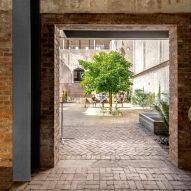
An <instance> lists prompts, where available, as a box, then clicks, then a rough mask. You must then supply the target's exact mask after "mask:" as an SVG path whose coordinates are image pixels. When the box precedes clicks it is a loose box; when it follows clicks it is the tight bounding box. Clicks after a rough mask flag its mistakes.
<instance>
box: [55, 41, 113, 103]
mask: <svg viewBox="0 0 191 191" xmlns="http://www.w3.org/2000/svg"><path fill="white" fill-rule="evenodd" d="M63 41H64V42H63V44H64V48H63V46H62V43H60V49H59V50H60V75H59V76H60V95H61V96H62V94H63V93H62V92H63V91H64V92H67V93H68V99H69V100H76V101H77V100H79V99H80V98H82V97H84V94H83V91H84V87H81V86H80V82H79V81H75V80H74V77H75V74H74V72H75V70H76V69H83V68H82V66H80V65H79V62H78V60H87V61H92V57H93V55H95V54H97V53H98V52H100V51H105V52H108V51H109V44H110V40H104V39H103V40H101V39H99V40H98V39H97V40H85V39H83V40H63Z"/></svg>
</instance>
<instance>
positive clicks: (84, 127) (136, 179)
mask: <svg viewBox="0 0 191 191" xmlns="http://www.w3.org/2000/svg"><path fill="white" fill-rule="evenodd" d="M96 109H97V108H92V106H91V105H89V107H88V108H84V107H83V104H80V103H65V104H64V106H63V112H64V115H63V117H64V118H63V121H64V123H63V134H64V141H65V142H64V144H60V150H59V155H60V161H59V162H58V164H57V165H56V166H55V168H52V169H49V170H44V171H39V172H36V173H34V174H33V175H32V181H31V182H30V183H25V184H23V185H19V186H16V187H14V188H13V189H12V190H19V191H21V190H55V191H58V190H87V191H90V190H95V191H96V190H116V191H122V190H191V173H190V172H186V171H183V170H180V169H178V168H177V167H175V166H174V165H173V164H172V163H171V162H170V161H169V159H168V149H166V148H163V147H161V145H159V143H158V142H157V141H156V140H155V136H154V135H153V134H152V133H150V132H148V131H147V130H146V129H145V128H143V127H142V126H140V124H139V123H138V113H139V112H140V109H137V108H130V107H127V108H126V109H124V111H123V115H122V116H117V117H114V116H103V115H94V114H93V112H92V110H96Z"/></svg>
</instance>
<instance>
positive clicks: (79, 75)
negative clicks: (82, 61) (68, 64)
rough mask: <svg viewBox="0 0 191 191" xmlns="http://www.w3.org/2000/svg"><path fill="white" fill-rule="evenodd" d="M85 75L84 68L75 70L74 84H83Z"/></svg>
mask: <svg viewBox="0 0 191 191" xmlns="http://www.w3.org/2000/svg"><path fill="white" fill-rule="evenodd" d="M83 74H84V70H83V69H82V68H77V69H75V70H74V82H81V81H82V77H83Z"/></svg>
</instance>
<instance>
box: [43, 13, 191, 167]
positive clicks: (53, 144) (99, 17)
mask: <svg viewBox="0 0 191 191" xmlns="http://www.w3.org/2000/svg"><path fill="white" fill-rule="evenodd" d="M80 23H81V24H89V25H98V24H102V25H103V26H104V25H110V27H112V25H113V27H114V25H118V27H120V26H121V27H122V26H123V25H126V26H127V25H128V26H129V27H130V28H131V27H133V26H139V27H140V29H141V28H142V27H143V26H144V30H150V29H153V28H155V29H156V28H157V27H159V28H162V27H166V28H168V30H169V34H170V97H171V98H170V159H171V161H172V162H173V163H174V164H175V165H176V166H178V167H180V168H187V169H188V168H191V162H189V161H191V128H190V127H191V122H190V121H189V119H188V110H189V107H190V106H191V83H190V80H191V79H190V78H191V77H190V76H191V67H190V63H191V38H190V34H191V27H189V26H190V25H191V16H190V15H186V14H184V15H173V14H172V15H167V14H166V15H165V14H153V15H141V14H140V15H138V14H137V15H128V14H127V15H126V14H62V15H56V14H42V15H41V134H40V145H41V147H40V160H41V161H40V163H41V167H43V168H48V167H53V166H54V164H56V163H57V161H58V160H59V158H58V145H59V123H58V122H59V120H58V119H59V94H58V93H59V90H58V85H57V84H58V83H59V78H58V74H59V64H58V63H59V62H58V46H59V45H58V42H59V27H60V26H61V25H65V26H67V25H70V24H80ZM145 26H148V28H147V27H146V28H145ZM142 29H143V28H142Z"/></svg>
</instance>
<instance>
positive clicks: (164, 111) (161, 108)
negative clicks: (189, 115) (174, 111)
mask: <svg viewBox="0 0 191 191" xmlns="http://www.w3.org/2000/svg"><path fill="white" fill-rule="evenodd" d="M154 109H155V110H156V111H158V112H159V114H160V115H161V117H162V119H163V121H164V124H165V127H166V128H167V129H169V103H168V101H165V100H160V101H159V102H157V103H155V104H154Z"/></svg>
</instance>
